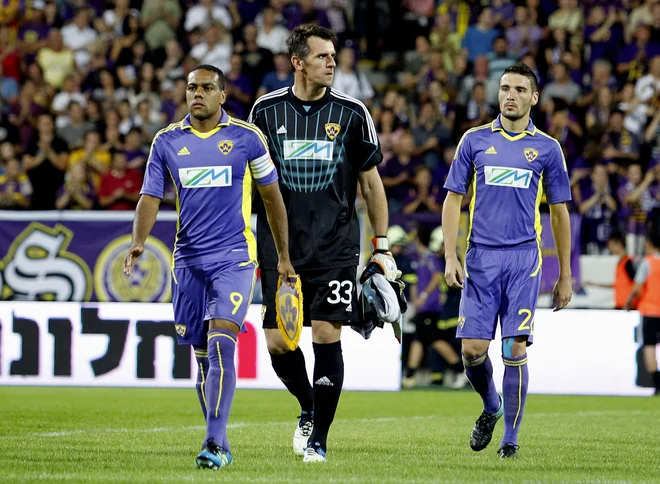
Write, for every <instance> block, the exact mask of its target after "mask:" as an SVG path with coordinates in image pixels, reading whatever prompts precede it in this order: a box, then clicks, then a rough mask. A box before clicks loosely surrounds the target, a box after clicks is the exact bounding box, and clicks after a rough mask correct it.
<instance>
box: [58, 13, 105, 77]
mask: <svg viewBox="0 0 660 484" xmlns="http://www.w3.org/2000/svg"><path fill="white" fill-rule="evenodd" d="M97 37H98V32H96V30H94V29H93V28H91V27H90V26H89V10H88V9H86V8H81V9H79V10H78V11H77V12H76V14H75V16H74V17H73V21H72V22H71V23H69V24H68V25H67V26H66V27H64V28H62V38H63V40H64V45H65V46H66V47H67V49H69V50H71V52H73V56H74V60H75V63H76V67H77V68H78V69H83V68H84V67H85V66H87V64H89V61H90V60H91V56H90V55H89V46H90V44H91V43H92V42H94V41H95V40H96V39H97Z"/></svg>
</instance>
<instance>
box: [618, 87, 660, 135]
mask: <svg viewBox="0 0 660 484" xmlns="http://www.w3.org/2000/svg"><path fill="white" fill-rule="evenodd" d="M619 99H620V100H621V101H620V102H619V104H618V106H617V107H618V109H620V110H621V111H623V113H624V117H623V127H624V128H626V129H627V130H628V131H630V132H631V133H633V134H634V135H635V136H636V137H637V138H641V137H642V135H643V133H642V130H643V129H644V126H645V125H646V121H647V119H648V114H649V113H653V112H655V109H650V108H649V107H648V106H647V105H646V104H644V103H642V102H641V101H640V100H639V99H638V98H637V96H635V85H634V84H633V83H632V82H628V83H626V84H625V85H624V86H623V89H621V91H620V92H619Z"/></svg>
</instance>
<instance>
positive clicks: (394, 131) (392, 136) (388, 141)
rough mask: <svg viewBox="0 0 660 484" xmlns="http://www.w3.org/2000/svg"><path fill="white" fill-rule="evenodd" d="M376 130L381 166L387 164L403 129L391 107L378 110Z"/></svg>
mask: <svg viewBox="0 0 660 484" xmlns="http://www.w3.org/2000/svg"><path fill="white" fill-rule="evenodd" d="M376 131H377V132H378V141H380V150H381V152H382V153H383V162H382V163H383V166H387V162H388V161H389V160H390V159H391V158H392V157H393V156H394V147H395V145H396V144H397V143H398V142H399V140H400V139H401V136H402V135H403V129H402V128H401V127H400V126H399V123H398V121H397V119H396V116H395V115H394V112H393V111H392V110H391V109H383V110H382V111H381V112H380V116H379V117H378V124H377V126H376ZM413 148H414V145H413ZM411 153H412V150H411ZM381 175H382V173H381Z"/></svg>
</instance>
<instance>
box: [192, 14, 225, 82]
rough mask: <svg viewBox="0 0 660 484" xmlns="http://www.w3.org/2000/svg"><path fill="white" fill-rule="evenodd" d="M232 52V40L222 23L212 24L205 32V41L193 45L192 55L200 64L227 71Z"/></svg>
mask: <svg viewBox="0 0 660 484" xmlns="http://www.w3.org/2000/svg"><path fill="white" fill-rule="evenodd" d="M231 54H232V42H231V38H230V36H229V34H227V30H226V29H225V27H224V25H222V24H212V25H211V26H209V27H208V28H207V29H206V31H205V32H204V41H203V42H201V43H199V44H197V45H195V46H193V48H192V49H191V50H190V55H191V56H192V57H193V58H195V59H196V60H197V61H198V62H199V63H200V64H210V65H212V66H215V67H217V68H218V69H220V70H222V72H227V71H228V70H229V59H230V58H231Z"/></svg>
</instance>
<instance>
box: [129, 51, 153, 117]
mask: <svg viewBox="0 0 660 484" xmlns="http://www.w3.org/2000/svg"><path fill="white" fill-rule="evenodd" d="M159 88H160V86H159V82H158V79H157V78H156V70H155V69H154V65H153V64H152V63H151V62H145V63H144V64H142V67H141V68H140V73H139V75H138V78H137V82H136V83H135V85H134V86H133V87H132V88H131V89H129V91H128V101H129V102H130V105H131V109H132V110H134V109H136V108H137V106H138V104H140V103H141V102H142V101H147V102H148V103H149V108H150V109H152V110H153V111H154V112H156V113H157V112H160V95H159V92H158V90H159Z"/></svg>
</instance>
